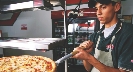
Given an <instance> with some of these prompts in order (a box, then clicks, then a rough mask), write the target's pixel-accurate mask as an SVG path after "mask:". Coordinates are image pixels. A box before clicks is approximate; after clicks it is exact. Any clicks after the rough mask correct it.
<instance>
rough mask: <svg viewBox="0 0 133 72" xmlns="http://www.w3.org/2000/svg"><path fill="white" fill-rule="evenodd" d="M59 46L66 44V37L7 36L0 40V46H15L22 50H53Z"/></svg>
mask: <svg viewBox="0 0 133 72" xmlns="http://www.w3.org/2000/svg"><path fill="white" fill-rule="evenodd" d="M58 46H62V47H63V46H65V39H61V38H18V39H12V38H5V39H3V40H2V39H1V40H0V48H15V49H22V50H34V51H36V50H41V49H42V50H43V49H46V50H50V49H51V50H52V49H53V48H56V47H58Z"/></svg>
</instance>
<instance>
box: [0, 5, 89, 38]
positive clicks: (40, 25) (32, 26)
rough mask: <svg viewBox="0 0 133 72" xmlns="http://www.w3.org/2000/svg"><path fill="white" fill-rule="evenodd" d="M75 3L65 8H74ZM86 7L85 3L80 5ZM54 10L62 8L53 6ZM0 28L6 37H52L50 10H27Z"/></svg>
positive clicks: (3, 17)
mask: <svg viewBox="0 0 133 72" xmlns="http://www.w3.org/2000/svg"><path fill="white" fill-rule="evenodd" d="M76 6H77V5H74V6H68V8H67V9H74V8H75V7H76ZM81 8H87V4H84V5H81ZM54 10H62V8H61V7H55V8H54ZM8 16H9V17H10V16H11V14H8V15H0V18H2V19H8ZM21 24H27V27H28V30H21ZM0 30H2V31H3V32H4V33H8V37H45V38H51V37H52V22H51V11H45V10H42V11H29V12H22V13H21V14H20V16H19V17H18V19H17V20H16V22H15V23H14V25H13V26H1V27H0Z"/></svg>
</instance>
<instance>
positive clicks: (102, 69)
mask: <svg viewBox="0 0 133 72" xmlns="http://www.w3.org/2000/svg"><path fill="white" fill-rule="evenodd" d="M86 61H88V62H89V63H90V64H91V65H93V66H94V67H95V68H97V69H98V70H99V71H100V72H107V71H108V72H127V71H124V70H121V69H115V68H112V67H109V66H106V65H104V64H102V63H101V62H99V61H98V60H97V59H96V58H94V57H93V56H92V55H90V54H88V59H87V60H86ZM86 67H87V66H86ZM88 67H89V65H88Z"/></svg>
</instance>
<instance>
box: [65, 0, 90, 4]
mask: <svg viewBox="0 0 133 72" xmlns="http://www.w3.org/2000/svg"><path fill="white" fill-rule="evenodd" d="M79 1H80V0H66V4H67V5H70V4H78V3H79ZM81 3H82V4H83V3H88V0H82V2H81Z"/></svg>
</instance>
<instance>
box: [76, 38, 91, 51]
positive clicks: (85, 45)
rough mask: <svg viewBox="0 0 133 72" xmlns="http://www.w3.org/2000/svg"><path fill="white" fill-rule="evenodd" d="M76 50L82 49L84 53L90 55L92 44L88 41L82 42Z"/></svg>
mask: <svg viewBox="0 0 133 72" xmlns="http://www.w3.org/2000/svg"><path fill="white" fill-rule="evenodd" d="M77 48H82V49H84V50H85V51H87V52H88V53H90V52H91V51H92V49H93V42H92V41H90V40H88V41H84V42H83V43H81V44H80V45H79V47H77Z"/></svg>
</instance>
